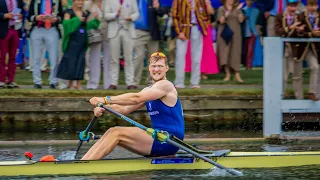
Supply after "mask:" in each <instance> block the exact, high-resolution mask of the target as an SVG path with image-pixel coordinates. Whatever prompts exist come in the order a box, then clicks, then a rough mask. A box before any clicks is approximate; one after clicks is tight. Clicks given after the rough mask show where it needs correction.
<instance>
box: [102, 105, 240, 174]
mask: <svg viewBox="0 0 320 180" xmlns="http://www.w3.org/2000/svg"><path fill="white" fill-rule="evenodd" d="M98 106H99V107H102V108H104V109H105V110H107V111H109V112H111V113H112V114H114V115H116V116H118V117H120V118H121V119H123V120H125V121H127V122H129V123H131V124H132V125H134V126H136V127H139V128H140V129H142V130H145V131H146V132H147V133H148V134H150V135H155V134H156V137H157V139H158V140H159V141H163V142H167V143H169V144H171V145H173V146H175V147H177V148H180V149H182V150H185V151H186V152H188V153H190V154H192V155H194V156H195V157H198V158H200V159H202V160H204V161H206V162H208V163H210V164H212V165H214V166H216V167H218V168H220V169H224V170H225V171H227V172H229V173H230V174H232V175H236V176H243V173H242V172H240V171H237V170H235V169H231V168H227V167H225V166H223V165H221V164H219V163H217V162H214V161H213V160H211V159H209V158H207V157H205V156H203V155H201V154H199V153H197V152H195V151H193V150H191V149H189V148H187V147H185V146H182V145H181V144H179V143H177V142H175V141H173V140H171V139H170V137H169V136H168V135H165V134H163V133H160V132H157V131H155V130H154V129H152V128H147V127H146V126H144V125H142V124H140V123H138V122H136V121H134V120H132V119H130V118H128V117H126V116H124V115H122V114H120V113H119V112H117V111H114V110H113V109H111V108H109V107H107V106H105V105H104V104H102V103H98Z"/></svg>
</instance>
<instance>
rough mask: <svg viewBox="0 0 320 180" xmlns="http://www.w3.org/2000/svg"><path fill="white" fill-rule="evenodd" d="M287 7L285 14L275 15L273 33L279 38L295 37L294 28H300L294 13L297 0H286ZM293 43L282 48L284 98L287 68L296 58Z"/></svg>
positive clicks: (287, 74)
mask: <svg viewBox="0 0 320 180" xmlns="http://www.w3.org/2000/svg"><path fill="white" fill-rule="evenodd" d="M288 1H289V3H288V6H287V7H286V11H285V12H281V13H279V14H277V16H276V21H275V31H276V34H277V35H278V36H281V37H296V36H297V31H296V28H298V27H300V24H301V22H300V21H298V15H297V14H296V13H295V12H296V10H297V5H298V0H288ZM295 45H296V44H295V43H285V48H284V59H283V91H284V92H283V93H284V96H286V94H285V90H286V87H287V84H288V76H289V69H290V68H289V67H290V63H291V64H292V62H293V60H294V59H298V57H297V56H296V54H295V55H293V51H294V50H295V49H293V48H296V46H295Z"/></svg>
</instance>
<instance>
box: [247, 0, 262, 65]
mask: <svg viewBox="0 0 320 180" xmlns="http://www.w3.org/2000/svg"><path fill="white" fill-rule="evenodd" d="M246 4H247V7H245V8H244V11H245V14H246V24H245V49H246V58H245V59H246V60H245V66H246V68H247V69H252V62H253V58H254V51H255V44H256V40H257V38H259V34H261V30H260V25H258V18H259V10H258V9H256V8H254V7H252V5H253V0H246Z"/></svg>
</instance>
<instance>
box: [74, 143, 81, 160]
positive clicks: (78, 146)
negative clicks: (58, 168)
mask: <svg viewBox="0 0 320 180" xmlns="http://www.w3.org/2000/svg"><path fill="white" fill-rule="evenodd" d="M82 143H83V141H79V142H78V145H77V150H76V154H75V155H74V159H76V158H77V155H78V152H79V150H80V147H81V145H82Z"/></svg>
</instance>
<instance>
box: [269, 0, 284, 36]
mask: <svg viewBox="0 0 320 180" xmlns="http://www.w3.org/2000/svg"><path fill="white" fill-rule="evenodd" d="M287 1H288V0H274V3H273V8H272V9H271V10H270V11H266V12H265V17H266V19H267V35H268V36H276V31H275V21H276V15H277V14H279V13H282V12H283V11H284V10H285V9H286V4H287Z"/></svg>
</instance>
